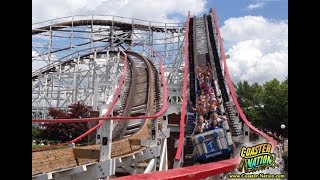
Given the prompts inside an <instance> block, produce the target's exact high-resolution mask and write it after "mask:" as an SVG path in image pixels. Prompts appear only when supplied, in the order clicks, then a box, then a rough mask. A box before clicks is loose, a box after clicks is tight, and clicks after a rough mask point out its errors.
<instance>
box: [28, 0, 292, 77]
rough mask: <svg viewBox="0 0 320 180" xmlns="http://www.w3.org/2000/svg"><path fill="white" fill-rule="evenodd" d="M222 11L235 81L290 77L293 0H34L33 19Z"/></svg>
mask: <svg viewBox="0 0 320 180" xmlns="http://www.w3.org/2000/svg"><path fill="white" fill-rule="evenodd" d="M211 7H213V8H214V9H215V10H216V12H217V17H218V20H219V26H220V28H221V34H222V38H223V40H224V50H225V52H226V54H228V55H229V56H230V58H229V59H228V61H227V63H228V68H229V71H230V74H231V76H232V77H231V78H232V80H233V81H235V82H237V81H239V80H247V81H249V82H251V83H253V82H259V83H263V82H265V81H268V80H271V79H273V78H277V79H279V80H283V79H285V78H286V77H287V76H288V67H287V66H288V0H160V1H159V0H81V1H79V0H68V1H65V0H46V1H44V0H32V22H33V23H34V22H39V21H44V20H50V19H54V18H60V17H66V16H72V15H79V14H91V13H93V14H104V15H117V16H124V17H134V18H139V19H143V20H150V21H160V22H184V21H185V20H186V19H185V18H186V15H187V12H188V11H190V12H191V14H192V15H197V16H202V15H203V14H204V13H206V14H208V12H209V9H210V8H211Z"/></svg>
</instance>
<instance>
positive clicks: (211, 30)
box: [32, 9, 276, 179]
mask: <svg viewBox="0 0 320 180" xmlns="http://www.w3.org/2000/svg"><path fill="white" fill-rule="evenodd" d="M85 25H108V26H117V27H119V28H120V29H121V30H124V31H127V30H132V25H133V24H132V23H126V22H120V21H113V20H101V19H100V20H99V19H90V20H88V19H83V20H74V21H67V22H62V23H56V24H51V25H47V26H42V27H37V28H33V30H32V34H33V35H36V34H41V33H45V32H48V31H52V30H54V31H68V29H65V28H66V27H71V26H72V27H73V26H85ZM186 26H187V27H186V33H187V34H188V35H186V44H185V51H184V53H185V56H184V57H185V58H184V61H185V69H184V75H183V101H182V105H181V122H180V138H179V144H178V148H177V153H176V156H175V160H176V161H179V164H180V161H181V158H182V157H184V156H182V155H183V154H184V155H186V154H188V153H189V154H190V151H189V152H188V151H187V149H188V146H190V142H189V141H188V138H190V137H189V136H190V134H191V133H190V129H192V124H191V123H193V121H194V118H191V117H189V114H190V113H189V112H186V110H187V107H186V104H187V103H186V94H187V93H186V91H187V78H188V75H187V74H188V73H189V83H190V86H189V88H190V100H191V101H193V102H195V97H196V88H197V84H196V81H195V73H194V67H195V66H198V65H209V66H210V67H211V68H212V70H213V71H214V73H215V74H214V80H215V81H214V82H213V83H214V85H215V88H216V89H215V91H216V93H217V96H218V97H219V96H220V97H221V98H222V100H223V108H224V109H225V113H226V114H227V116H228V120H229V125H230V126H231V128H230V129H231V134H232V135H234V136H239V129H240V128H239V126H238V121H239V120H241V121H242V122H243V123H244V124H245V125H246V126H247V127H248V128H249V129H251V130H252V131H254V132H256V133H257V134H259V135H260V136H262V137H263V138H265V139H266V140H267V141H268V142H270V143H271V144H272V145H273V148H275V144H276V142H275V141H274V140H273V139H272V138H270V137H269V136H268V135H266V134H265V133H263V132H261V131H259V130H258V129H257V128H255V127H254V126H253V125H252V124H251V123H250V122H249V121H248V120H247V119H246V117H245V115H244V113H243V112H242V110H241V107H240V106H239V104H238V102H237V99H236V95H235V92H234V89H233V86H232V82H231V79H230V75H229V72H228V68H227V64H226V58H225V54H224V50H223V44H222V39H221V36H220V32H219V26H218V24H217V18H216V13H215V12H214V10H213V9H211V10H210V14H209V15H204V16H203V17H202V18H196V17H194V18H190V15H188V18H187V25H186ZM135 27H136V28H138V29H140V30H145V31H154V32H164V31H172V33H174V32H179V31H181V30H182V29H179V28H178V29H175V28H172V29H170V28H163V27H157V26H151V27H150V25H149V26H148V25H143V24H140V25H137V24H136V25H135ZM189 27H190V28H189ZM122 42H125V41H124V40H123V41H122ZM122 42H119V44H118V45H120V44H121V43H122ZM128 43H131V42H128ZM110 47H111V46H110ZM110 47H101V48H97V47H93V48H90V49H89V51H90V52H89V53H86V54H82V55H81V56H80V57H79V56H77V57H79V58H80V59H81V58H87V57H88V56H90V55H92V54H93V52H95V53H97V54H99V53H101V54H103V53H105V49H108V48H110ZM154 53H155V54H157V53H156V52H155V51H154ZM75 54H76V53H75ZM73 58H74V57H70V55H69V56H65V57H64V58H62V59H61V60H59V61H56V62H54V63H52V64H49V65H47V66H46V67H43V68H42V69H41V70H38V71H36V72H33V75H32V78H33V80H36V79H37V77H39V75H40V74H47V73H50V72H52V71H55V68H57V67H59V66H60V67H61V66H68V65H70V64H71V63H72V61H73ZM121 58H123V59H124V64H125V68H124V71H125V74H123V76H122V78H121V80H120V85H119V88H118V89H117V92H116V93H115V97H114V98H113V101H112V103H111V105H110V107H109V108H108V109H107V113H106V114H105V115H104V116H103V117H100V118H84V119H73V120H71V119H56V120H50V121H51V122H52V123H61V122H63V123H73V122H90V121H98V120H99V123H98V124H97V125H96V126H95V127H93V128H91V129H90V130H89V131H88V132H87V133H85V134H83V135H81V136H80V137H78V138H76V139H74V140H72V141H70V142H68V144H70V143H72V142H76V141H78V140H80V139H82V138H84V137H85V136H86V135H88V134H90V133H91V132H93V131H95V130H96V129H97V128H99V127H100V126H101V125H102V127H104V128H105V127H106V126H104V125H103V123H105V122H107V121H110V120H113V121H116V123H115V127H114V129H112V130H113V131H112V133H111V134H112V138H111V139H112V140H109V141H110V142H112V143H111V147H112V149H111V152H110V157H109V158H110V160H107V161H105V160H102V159H101V157H102V156H103V155H102V154H103V153H104V151H102V150H105V149H104V148H105V146H108V145H107V144H108V143H106V141H104V139H100V142H99V143H98V144H96V145H91V146H83V147H81V146H80V147H75V148H64V149H55V150H46V151H39V152H33V154H32V158H33V159H32V160H33V161H32V175H33V178H34V179H38V178H39V179H40V178H43V177H44V176H46V177H47V176H49V174H51V175H52V174H56V176H55V178H57V179H59V178H60V179H63V178H65V177H70V176H65V174H64V173H69V174H71V176H73V177H74V178H82V179H92V178H96V177H97V176H94V175H96V171H97V169H98V168H101V166H103V167H104V168H111V165H112V164H114V162H112V161H116V162H117V168H119V167H122V166H124V164H125V163H124V161H126V162H131V163H132V162H133V160H134V159H139V160H140V162H146V161H147V160H150V157H151V158H154V157H157V156H160V155H159V153H160V148H159V146H154V145H155V144H153V146H151V144H152V142H153V141H152V140H155V141H156V144H158V142H157V140H158V139H157V137H158V136H160V134H161V133H162V134H164V132H161V129H162V128H159V127H158V125H160V122H164V121H163V119H162V116H161V115H162V114H163V113H164V112H165V111H166V108H167V92H166V88H167V87H166V83H165V79H164V72H163V69H162V66H163V64H162V63H161V61H160V67H159V69H160V74H161V80H160V77H159V73H158V72H157V70H156V68H155V65H154V64H153V63H151V61H149V60H148V59H147V58H145V57H144V56H142V55H140V54H138V53H135V52H133V51H125V54H122V55H121ZM126 61H128V62H126ZM127 65H128V71H126V70H127V69H126V68H127ZM123 83H125V87H126V88H125V89H122V84H123ZM161 87H162V88H161ZM161 89H163V90H162V91H161ZM121 90H122V93H120V91H121ZM118 97H120V99H121V107H122V109H121V110H120V111H119V112H120V117H109V115H110V114H111V113H112V112H111V111H113V106H114V104H115V103H116V102H117V100H118ZM185 115H187V120H186V123H185V122H184V121H185ZM128 120H129V121H128ZM33 122H48V120H42V119H34V120H33ZM185 124H186V128H187V130H186V132H185ZM111 127H112V126H111ZM153 136H155V137H153ZM185 138H186V140H185ZM97 139H98V138H97ZM109 141H108V142H109ZM185 141H186V142H187V143H186V146H185V147H184V142H185ZM166 142H167V141H166V139H165V140H164V141H161V145H162V146H161V149H162V150H161V152H163V153H164V154H165V150H164V147H165V148H166V146H167V145H166ZM188 142H189V143H188ZM183 149H184V151H185V153H183ZM163 153H161V154H163ZM99 157H100V159H99ZM161 157H165V156H162V155H161ZM111 158H112V160H111ZM184 158H186V157H184ZM104 162H108V163H109V162H110V163H111V164H109V165H107V166H105V164H103V163H104ZM239 162H240V159H239V158H237V157H236V158H232V159H228V160H225V161H219V162H213V163H208V164H204V165H193V166H189V167H184V168H179V169H173V170H168V171H161V170H162V169H163V168H162V166H163V161H160V163H159V164H160V165H159V166H160V167H159V170H160V171H161V172H156V173H146V174H139V175H131V176H125V177H121V178H119V179H146V178H153V179H194V178H204V177H208V176H213V175H216V174H219V173H225V172H229V171H231V170H233V169H235V168H237V166H238V164H239ZM156 164H157V162H156V161H155V160H154V159H153V160H151V161H150V162H149V165H148V166H147V168H146V171H145V172H149V171H150V167H149V166H151V165H153V166H154V167H155V169H156V168H158V167H156ZM161 164H162V165H161ZM182 164H183V163H182ZM190 165H191V164H190ZM178 166H179V165H178ZM147 169H149V171H148V170H147ZM164 169H165V168H164ZM127 170H128V171H131V172H132V173H134V171H133V170H130V167H129V169H127ZM85 171H86V172H85ZM80 172H82V173H80ZM84 172H85V173H84ZM110 172H114V169H113V170H110ZM77 173H79V174H78V175H77ZM93 174H94V175H93ZM103 175H104V176H101V177H105V176H109V175H112V174H107V175H106V174H103ZM47 179H49V178H48V177H47Z"/></svg>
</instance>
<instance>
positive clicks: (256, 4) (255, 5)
mask: <svg viewBox="0 0 320 180" xmlns="http://www.w3.org/2000/svg"><path fill="white" fill-rule="evenodd" d="M264 5H265V3H264V2H254V3H252V4H249V5H248V6H247V8H248V9H249V10H253V9H260V8H262V7H263V6H264Z"/></svg>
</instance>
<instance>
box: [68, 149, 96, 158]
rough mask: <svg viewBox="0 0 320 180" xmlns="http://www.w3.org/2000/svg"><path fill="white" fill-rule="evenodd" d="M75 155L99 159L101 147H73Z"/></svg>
mask: <svg viewBox="0 0 320 180" xmlns="http://www.w3.org/2000/svg"><path fill="white" fill-rule="evenodd" d="M73 153H74V157H76V158H82V159H83V158H85V159H99V158H100V149H99V150H98V149H89V148H88V149H84V148H73Z"/></svg>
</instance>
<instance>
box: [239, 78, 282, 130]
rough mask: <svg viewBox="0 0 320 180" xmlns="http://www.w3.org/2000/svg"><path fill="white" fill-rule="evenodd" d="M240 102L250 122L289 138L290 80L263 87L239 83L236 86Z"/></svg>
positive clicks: (266, 84) (275, 81) (266, 83)
mask: <svg viewBox="0 0 320 180" xmlns="http://www.w3.org/2000/svg"><path fill="white" fill-rule="evenodd" d="M235 88H236V93H237V96H238V101H239V103H240V106H241V107H242V109H243V111H244V113H245V114H246V117H247V119H248V120H250V121H252V123H253V124H254V125H255V126H257V127H260V128H261V129H267V130H270V131H273V132H277V133H278V134H282V135H285V136H287V128H286V129H284V130H282V129H281V128H280V125H281V124H284V125H285V126H286V127H288V78H286V79H285V80H284V81H283V82H279V81H278V80H277V79H273V80H271V81H267V82H265V83H264V84H262V85H259V84H258V83H254V84H251V85H250V84H249V83H248V82H247V81H243V82H241V81H240V82H239V83H238V84H237V85H236V86H235Z"/></svg>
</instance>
